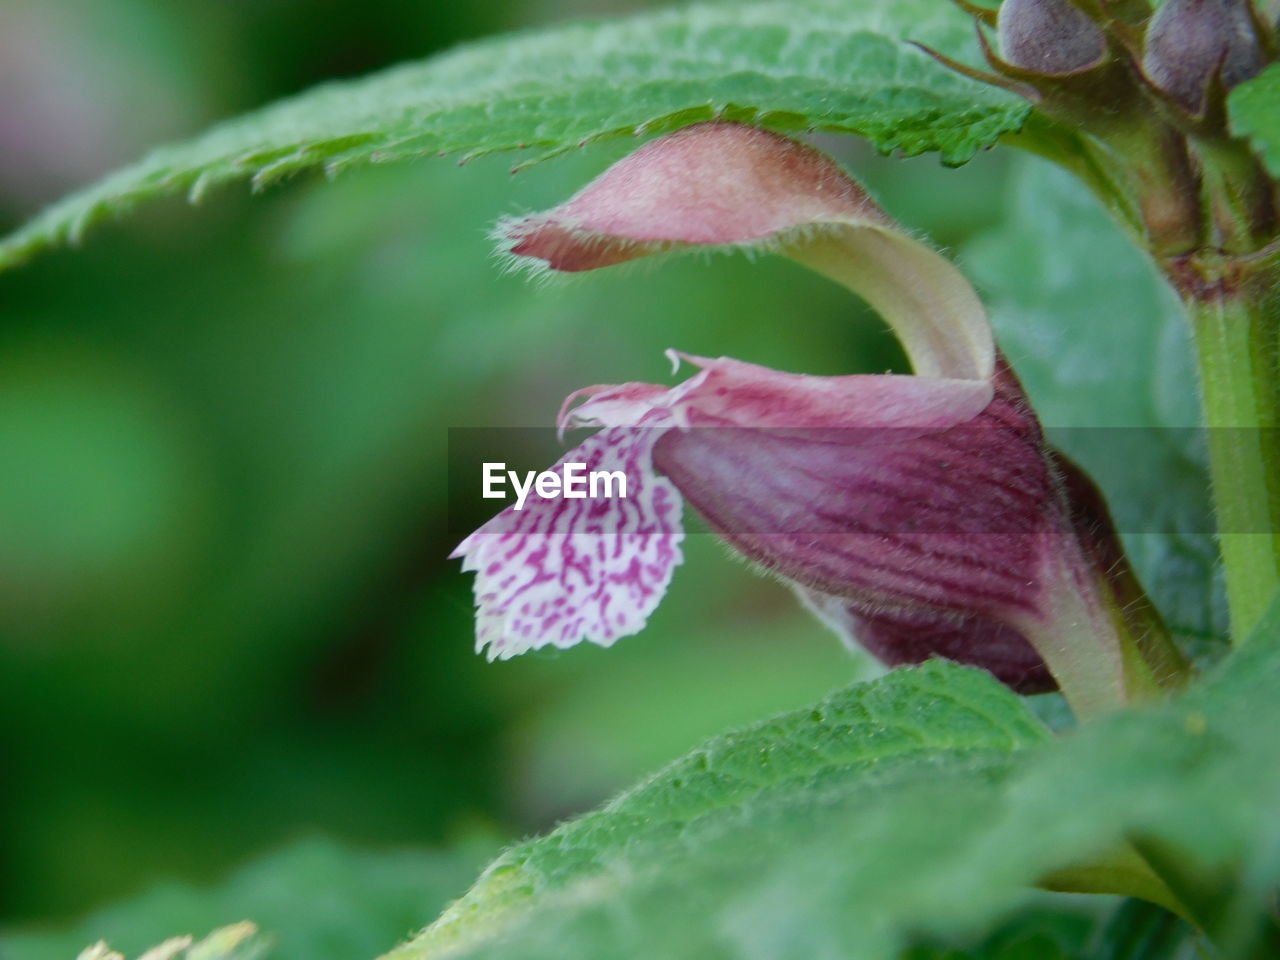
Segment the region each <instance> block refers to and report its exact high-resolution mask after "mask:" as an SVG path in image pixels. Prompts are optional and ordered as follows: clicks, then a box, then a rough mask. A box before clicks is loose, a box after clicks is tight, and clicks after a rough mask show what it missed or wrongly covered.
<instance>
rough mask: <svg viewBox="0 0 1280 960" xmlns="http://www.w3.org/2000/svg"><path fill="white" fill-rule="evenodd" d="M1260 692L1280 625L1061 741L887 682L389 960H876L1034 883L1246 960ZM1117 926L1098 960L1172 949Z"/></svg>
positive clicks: (953, 674) (1275, 853)
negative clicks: (1203, 923)
mask: <svg viewBox="0 0 1280 960" xmlns="http://www.w3.org/2000/svg"><path fill="white" fill-rule="evenodd" d="M1277 688H1280V604H1278V605H1277V607H1276V608H1274V609H1273V610H1272V612H1271V614H1270V615H1269V617H1268V618H1267V619H1266V621H1265V622H1264V625H1263V627H1262V629H1260V631H1259V633H1258V635H1257V636H1256V637H1255V638H1254V639H1253V640H1252V641H1251V643H1250V644H1248V645H1246V646H1245V647H1244V648H1243V650H1242V652H1240V653H1238V654H1236V655H1234V657H1233V658H1232V659H1231V660H1230V661H1228V662H1227V663H1226V665H1225V667H1224V668H1223V669H1221V670H1219V671H1218V672H1217V673H1216V674H1215V675H1214V676H1212V677H1210V678H1209V679H1208V680H1206V681H1204V682H1203V683H1202V684H1201V685H1199V686H1198V687H1197V688H1196V689H1194V690H1193V691H1191V692H1190V693H1189V694H1188V695H1187V696H1185V697H1184V698H1183V699H1182V700H1181V701H1180V702H1178V703H1175V704H1170V705H1162V706H1158V707H1149V708H1146V709H1143V710H1134V711H1131V712H1126V713H1120V714H1116V715H1112V716H1109V717H1105V718H1102V719H1101V720H1099V721H1096V722H1094V723H1093V724H1090V725H1089V726H1087V727H1083V728H1081V729H1079V730H1078V731H1076V732H1074V733H1072V734H1069V735H1067V736H1065V737H1063V738H1062V739H1061V740H1059V741H1051V740H1048V739H1047V738H1046V736H1045V735H1044V734H1043V733H1042V732H1041V731H1039V730H1038V729H1037V727H1036V726H1035V725H1034V724H1033V723H1032V722H1031V721H1030V719H1029V717H1028V715H1027V714H1026V713H1025V712H1024V711H1023V710H1022V708H1021V707H1020V706H1019V704H1018V701H1017V700H1016V698H1014V697H1013V696H1012V695H1011V694H1009V693H1008V692H1006V691H1005V690H1003V688H1000V687H999V686H997V685H996V684H995V683H994V682H992V681H991V680H990V679H989V678H987V677H985V676H984V675H982V674H979V673H977V672H975V671H972V670H966V669H962V668H959V667H955V666H952V665H948V664H943V663H932V664H929V665H926V666H924V667H922V668H917V669H913V670H905V671H898V672H895V673H893V674H891V675H889V676H888V677H886V678H884V679H882V680H879V681H876V682H873V683H871V684H866V685H863V686H859V687H854V688H852V689H850V690H847V691H845V692H843V693H840V694H837V695H836V696H835V697H833V698H831V699H830V700H828V701H827V702H825V703H823V704H821V705H819V706H818V707H817V708H816V709H815V710H814V711H812V712H805V711H801V712H797V713H794V714H788V715H786V716H783V717H780V718H778V719H776V720H774V721H771V722H767V723H764V724H761V725H759V726H757V727H754V728H752V729H750V730H747V731H744V732H742V733H739V734H736V735H731V736H729V737H726V738H721V739H718V740H713V741H711V742H710V743H709V744H707V745H706V747H704V748H703V749H702V750H700V751H696V752H695V753H694V754H693V755H692V756H690V757H689V758H687V759H685V760H683V761H681V762H680V763H678V764H676V765H675V766H673V767H671V768H669V769H668V770H666V771H664V772H663V773H661V774H659V775H658V776H657V777H655V778H654V779H652V780H650V781H648V782H646V783H643V784H641V785H640V786H638V787H637V788H635V789H634V790H632V791H630V792H628V793H626V794H624V795H622V796H621V797H620V798H619V799H617V800H616V801H614V802H613V803H611V804H608V805H606V806H605V807H604V808H602V809H601V810H599V811H597V812H595V813H593V814H590V815H588V816H586V817H583V818H581V819H579V820H576V821H573V822H570V823H568V824H566V825H565V826H562V827H561V828H560V829H558V830H557V831H555V832H554V833H552V834H550V835H549V836H547V837H545V838H542V839H539V840H534V841H531V842H528V843H525V844H522V845H520V846H517V847H515V848H513V849H512V850H510V851H509V852H508V853H507V854H505V855H504V856H503V857H501V858H500V859H499V860H498V861H497V862H495V863H494V864H493V865H492V866H491V867H490V868H489V869H488V870H487V871H486V872H485V874H484V875H483V876H482V878H481V879H480V881H479V882H478V883H477V884H476V886H475V887H474V888H473V889H472V891H471V892H470V893H469V894H467V896H466V897H464V898H463V899H462V900H461V901H459V902H458V903H456V904H454V905H453V906H452V907H451V908H450V909H449V910H448V911H446V913H445V914H444V916H443V917H442V918H441V919H440V920H439V921H437V923H436V924H435V925H434V926H432V927H430V928H428V929H427V930H426V931H425V932H424V933H423V934H422V935H420V936H419V938H417V939H416V940H414V941H412V942H411V943H409V944H407V945H405V946H403V947H401V948H399V949H398V950H396V951H393V952H392V953H391V954H389V955H388V960H425V958H428V957H430V958H432V960H439V958H444V957H448V958H461V957H467V958H482V957H483V958H499V957H501V958H503V960H534V958H538V960H542V958H546V960H551V958H556V960H577V958H581V960H588V958H597V957H603V956H607V957H610V958H619V960H626V958H632V957H634V958H641V957H655V956H660V957H663V958H664V960H683V958H689V960H694V958H697V960H718V958H724V960H728V958H744V957H746V958H753V957H771V958H792V957H794V958H797V960H799V958H811V957H832V958H835V957H841V958H844V957H852V958H857V960H889V958H893V957H899V956H900V955H901V951H902V950H904V949H905V948H907V947H908V946H910V945H911V944H912V942H913V941H918V939H919V938H920V937H922V936H923V937H925V938H946V939H954V940H961V941H962V940H965V939H967V938H972V937H974V936H978V935H981V934H982V933H983V932H984V931H986V930H990V929H991V928H992V927H993V926H997V925H998V924H999V923H1000V922H1001V921H1002V918H1004V917H1007V916H1008V915H1009V912H1010V911H1011V910H1013V909H1014V908H1016V907H1017V906H1018V905H1019V904H1021V903H1026V902H1028V896H1029V894H1028V888H1029V887H1030V886H1031V885H1032V884H1034V883H1036V882H1038V881H1041V880H1045V879H1048V880H1051V881H1053V880H1054V879H1055V878H1056V882H1059V883H1061V882H1063V878H1066V877H1068V876H1074V877H1075V879H1076V881H1077V885H1078V881H1079V880H1080V879H1081V878H1084V877H1086V876H1088V875H1089V874H1088V873H1087V872H1086V871H1085V870H1083V869H1081V868H1082V867H1086V866H1089V865H1092V868H1093V870H1092V877H1093V880H1094V883H1093V884H1092V888H1093V889H1103V890H1105V889H1114V890H1129V891H1134V892H1144V893H1145V895H1146V896H1148V897H1150V898H1152V899H1156V900H1166V901H1168V902H1170V903H1173V904H1177V905H1178V906H1179V909H1183V910H1186V911H1188V912H1190V913H1192V914H1194V915H1197V916H1199V917H1201V918H1204V919H1206V920H1207V921H1209V923H1210V925H1211V926H1212V927H1213V932H1214V935H1215V938H1216V940H1217V942H1218V944H1219V945H1220V946H1221V947H1222V949H1223V955H1224V956H1255V955H1256V956H1261V955H1264V954H1262V953H1249V952H1247V951H1248V950H1251V949H1254V948H1255V947H1256V946H1257V945H1256V944H1255V943H1254V942H1253V937H1254V935H1255V934H1256V932H1257V931H1258V926H1259V923H1260V922H1262V919H1263V918H1265V916H1266V904H1267V902H1268V898H1269V897H1270V895H1271V891H1272V890H1273V889H1274V887H1275V884H1276V883H1277V882H1280V832H1277V828H1276V824H1275V817H1274V811H1275V810H1276V809H1277V806H1278V805H1280V745H1278V744H1280V699H1277V698H1276V696H1275V690H1276V689H1277ZM1130 844H1133V845H1132V846H1131V845H1130ZM1138 848H1140V849H1142V850H1143V851H1145V852H1146V855H1147V856H1152V852H1155V853H1158V854H1159V855H1160V856H1159V858H1158V859H1159V862H1160V865H1161V869H1162V870H1163V871H1164V873H1163V875H1164V876H1165V877H1167V878H1168V880H1169V882H1170V883H1171V884H1172V891H1173V892H1171V889H1170V888H1168V887H1165V886H1164V885H1163V884H1162V883H1161V882H1160V881H1159V880H1156V879H1155V878H1154V877H1153V875H1152V874H1151V872H1150V870H1149V868H1148V867H1147V866H1146V865H1145V864H1144V861H1143V860H1141V859H1140V858H1139V857H1138V855H1137V854H1136V853H1135V852H1134V851H1135V849H1138ZM1104 867H1105V869H1103V868H1104ZM1068 868H1073V869H1072V870H1071V871H1070V872H1068ZM1179 898H1181V899H1179ZM1147 916H1148V917H1150V916H1151V915H1150V914H1147ZM1117 923H1118V924H1119V926H1118V927H1117V928H1116V929H1117V932H1124V933H1125V934H1126V937H1128V938H1131V939H1133V941H1134V942H1132V943H1129V942H1127V941H1126V940H1125V938H1120V937H1118V936H1117V937H1115V938H1113V940H1114V942H1112V943H1111V944H1110V945H1111V946H1112V947H1114V948H1115V949H1114V952H1113V955H1114V956H1118V957H1142V956H1148V957H1156V956H1167V955H1168V954H1169V953H1170V952H1171V951H1173V950H1174V949H1176V948H1177V944H1178V943H1180V942H1182V941H1183V940H1185V937H1184V933H1185V928H1181V927H1177V925H1175V927H1173V928H1170V927H1169V926H1168V924H1167V923H1166V924H1158V923H1155V924H1153V923H1144V925H1142V926H1141V927H1139V926H1138V925H1136V924H1135V923H1134V922H1133V921H1132V918H1129V919H1124V918H1118V919H1117ZM925 955H926V956H927V954H925ZM976 955H977V956H981V955H982V953H981V952H979V953H978V954H976ZM1050 955H1051V954H1050Z"/></svg>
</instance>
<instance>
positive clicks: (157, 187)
mask: <svg viewBox="0 0 1280 960" xmlns="http://www.w3.org/2000/svg"><path fill="white" fill-rule="evenodd" d="M905 39H911V40H918V41H921V42H924V43H927V44H929V45H931V46H933V47H935V48H937V49H939V50H942V51H944V52H946V53H949V54H952V55H955V56H957V57H961V58H963V57H965V56H966V54H967V53H968V52H969V51H970V50H971V48H972V47H973V36H972V24H971V23H970V21H969V19H968V17H967V16H966V15H965V14H963V13H962V12H961V11H959V10H957V9H955V8H954V7H953V6H952V5H951V4H949V3H947V2H945V0H865V2H860V3H857V4H848V3H845V2H842V0H803V2H782V0H770V2H738V3H723V4H713V5H704V6H694V7H689V8H686V9H681V10H673V11H664V12H658V13H651V14H645V15H642V16H637V17H634V18H631V19H626V20H618V21H607V22H600V23H583V24H571V25H567V26H561V27H556V28H552V29H548V30H542V31H538V32H529V33H523V34H515V35H512V36H509V37H503V38H498V39H494V40H488V41H484V42H480V43H475V44H471V45H469V46H465V47H462V48H459V49H457V50H455V51H453V52H450V53H447V54H444V55H442V56H438V57H434V58H432V59H429V60H426V61H423V62H421V63H413V64H408V65H404V66H400V67H395V68H393V69H390V70H387V71H384V72H382V73H378V74H375V75H373V76H370V77H367V78H364V79H361V80H356V81H353V82H346V83H334V84H329V85H326V86H323V87H320V88H318V89H315V90H313V91H310V92H308V93H305V94H302V95H300V96H298V97H295V98H293V99H290V100H287V101H284V102H281V103H278V104H275V105H274V106H271V107H268V108H266V109H264V110H261V111H259V112H257V113H254V114H250V115H248V116H245V117H242V118H239V119H236V120H232V121H230V122H228V123H226V124H224V125H222V126H220V127H218V128H216V129H214V130H212V131H210V132H209V133H207V134H206V135H204V136H202V137H199V138H197V139H195V140H192V141H190V142H188V143H185V144H179V145H176V146H170V147H166V148H163V149H160V150H157V151H156V152H155V153H153V154H152V155H151V156H150V157H148V158H147V159H145V160H143V161H142V162H140V163H138V164H136V165H134V166H132V167H128V168H126V169H124V170H121V171H119V172H118V173H116V174H114V175H112V176H110V177H108V178H106V179H105V180H103V181H101V182H100V183H98V184H97V185H95V186H93V187H90V188H88V189H87V190H85V191H83V192H81V193H78V194H75V195H73V196H71V197H68V198H67V199H66V200H64V201H62V202H61V203H59V204H57V205H55V206H54V207H52V208H50V209H49V210H47V211H46V212H45V213H43V214H42V215H40V216H39V217H37V218H36V219H35V220H34V221H32V222H31V223H29V224H28V225H27V226H26V227H24V228H22V229H21V230H19V231H18V232H17V233H15V234H13V235H12V236H10V237H9V238H8V239H7V240H4V241H0V268H3V267H6V266H12V265H13V264H16V263H18V262H20V261H22V260H24V259H25V258H27V257H29V256H31V255H33V254H34V253H36V252H38V251H39V250H41V249H42V248H44V247H46V246H48V245H50V244H54V243H59V242H63V241H66V240H70V241H72V242H75V241H76V240H78V239H79V237H80V236H81V235H82V234H83V233H84V231H85V229H86V228H87V227H88V226H90V225H91V224H92V223H94V222H95V221H97V220H100V219H102V218H103V217H105V216H108V215H112V214H117V213H120V212H123V211H125V210H127V209H129V208H131V207H132V206H134V205H136V204H137V203H139V202H141V201H143V200H147V199H150V198H153V197H158V196H163V195H168V194H176V193H182V192H186V193H187V194H188V195H189V196H190V197H191V199H192V200H193V201H197V200H199V199H200V198H201V197H202V196H203V195H204V194H205V193H206V191H207V190H208V189H209V188H211V187H213V186H216V185H218V184H222V183H226V182H229V181H234V180H244V179H251V180H252V182H253V184H254V186H255V187H261V186H264V185H266V184H268V183H271V182H272V181H275V180H278V179H280V178H281V177H284V176H287V175H290V174H294V173H297V172H299V171H301V170H304V169H307V168H313V167H323V168H324V169H325V170H326V171H328V172H330V173H332V172H335V171H337V170H340V169H343V168H346V167H349V166H352V165H355V164H364V163H373V162H382V161H386V160H394V159H401V158H408V157H419V156H424V155H427V154H436V153H446V152H457V151H461V152H463V153H464V154H465V156H466V157H473V156H478V155H481V154H485V153H491V152H494V151H499V150H514V149H519V148H528V149H529V150H531V154H530V156H529V158H528V160H527V161H526V162H533V161H534V160H537V159H540V158H542V157H545V156H549V155H551V154H555V153H558V152H561V151H564V150H568V149H571V148H574V147H578V146H581V145H583V144H585V143H588V142H590V141H592V140H596V139H599V138H602V137H607V136H621V135H640V134H643V133H652V132H659V131H664V130H669V129H674V128H677V127H680V126H683V125H685V124H689V123H694V122H697V121H701V120H710V119H713V118H717V117H720V118H726V119H733V120H740V121H744V122H751V123H756V124H761V125H764V126H768V127H773V128H779V129H790V130H800V129H816V130H825V131H835V132H841V133H855V134H859V135H862V136H865V137H868V138H869V139H870V140H871V141H872V142H873V143H875V145H876V146H877V147H878V148H880V149H881V150H885V151H889V150H900V151H902V152H903V153H906V154H909V155H913V154H918V153H923V152H926V151H938V152H939V153H941V154H942V157H943V159H944V160H945V161H946V162H948V163H962V162H964V161H965V160H967V159H969V158H970V157H972V156H973V154H974V153H975V152H976V151H977V150H979V149H982V148H983V147H986V146H989V145H990V144H992V143H993V142H994V141H995V140H996V139H997V138H998V137H999V136H1000V135H1001V134H1003V133H1006V132H1008V131H1011V130H1016V129H1017V128H1018V127H1019V126H1020V125H1021V123H1022V121H1023V118H1024V117H1025V115H1026V113H1027V110H1028V107H1027V105H1026V104H1025V103H1024V102H1023V101H1021V100H1019V99H1018V98H1016V97H1013V96H1011V95H1009V94H1007V93H1004V92H1003V91H1000V90H997V89H994V88H990V87H986V86H984V85H982V84H979V83H976V82H974V81H972V80H969V79H967V78H965V77H962V76H960V75H958V74H956V73H953V72H952V71H950V70H947V69H946V68H944V67H942V66H940V65H938V64H937V63H936V62H934V61H933V60H932V59H930V58H929V57H928V56H926V55H925V54H924V53H922V52H921V51H919V50H917V49H915V48H914V47H911V46H909V45H908V44H907V43H905V42H904V40H905Z"/></svg>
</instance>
